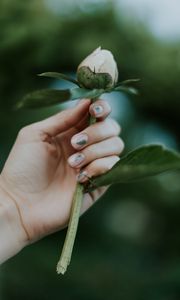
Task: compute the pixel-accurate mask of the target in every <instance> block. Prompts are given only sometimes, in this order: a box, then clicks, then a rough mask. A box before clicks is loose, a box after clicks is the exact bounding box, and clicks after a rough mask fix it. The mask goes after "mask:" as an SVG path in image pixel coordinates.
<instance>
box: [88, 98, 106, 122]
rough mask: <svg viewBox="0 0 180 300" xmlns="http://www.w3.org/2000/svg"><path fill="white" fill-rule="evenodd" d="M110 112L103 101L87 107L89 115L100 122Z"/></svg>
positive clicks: (97, 101)
mask: <svg viewBox="0 0 180 300" xmlns="http://www.w3.org/2000/svg"><path fill="white" fill-rule="evenodd" d="M110 112H111V106H110V105H109V103H108V102H106V101H105V100H100V99H99V100H96V102H95V103H93V104H91V105H90V107H89V113H90V115H91V116H93V117H95V118H97V119H100V120H103V119H105V118H106V117H107V116H108V115H109V114H110Z"/></svg>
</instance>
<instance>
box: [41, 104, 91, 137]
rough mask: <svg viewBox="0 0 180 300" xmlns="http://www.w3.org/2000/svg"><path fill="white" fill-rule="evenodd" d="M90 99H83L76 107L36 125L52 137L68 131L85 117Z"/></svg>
mask: <svg viewBox="0 0 180 300" xmlns="http://www.w3.org/2000/svg"><path fill="white" fill-rule="evenodd" d="M90 103H91V100H90V99H82V100H81V101H80V102H79V103H78V104H77V105H76V106H75V107H73V108H69V109H66V110H64V111H62V112H60V113H58V114H56V115H54V116H52V117H49V118H47V119H45V120H43V121H40V122H38V123H36V128H37V127H38V129H40V130H41V131H43V132H45V133H47V134H48V135H50V136H56V135H57V134H59V133H61V132H63V131H65V130H68V129H69V128H71V127H73V126H74V125H75V124H76V123H79V121H80V120H81V119H82V118H83V117H84V115H85V113H86V112H87V111H88V110H89V105H90Z"/></svg>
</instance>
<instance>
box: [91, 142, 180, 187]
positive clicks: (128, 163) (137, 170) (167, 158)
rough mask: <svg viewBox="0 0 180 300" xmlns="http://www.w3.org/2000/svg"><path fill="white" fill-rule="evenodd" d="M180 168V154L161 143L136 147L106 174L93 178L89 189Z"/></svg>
mask: <svg viewBox="0 0 180 300" xmlns="http://www.w3.org/2000/svg"><path fill="white" fill-rule="evenodd" d="M175 169H180V154H179V153H177V152H175V151H172V150H169V149H166V148H164V147H163V146H161V145H147V146H143V147H140V148H137V149H135V150H134V151H132V152H130V153H128V154H127V155H126V156H125V157H123V158H122V159H120V160H119V161H118V162H117V163H116V164H115V165H114V166H113V168H112V169H111V170H110V171H109V172H107V173H106V174H104V175H101V176H98V177H96V178H94V179H92V180H91V182H90V183H89V185H88V187H87V191H90V190H93V189H95V188H96V187H99V186H105V185H109V184H112V183H118V182H121V183H123V182H124V183H125V182H130V181H136V180H138V179H142V178H145V177H148V176H152V175H156V174H159V173H162V172H165V171H169V170H175Z"/></svg>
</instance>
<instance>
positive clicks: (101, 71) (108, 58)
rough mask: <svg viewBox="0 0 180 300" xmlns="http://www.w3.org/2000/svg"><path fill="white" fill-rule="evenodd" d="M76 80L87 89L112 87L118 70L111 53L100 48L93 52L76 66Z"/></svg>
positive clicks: (116, 78)
mask: <svg viewBox="0 0 180 300" xmlns="http://www.w3.org/2000/svg"><path fill="white" fill-rule="evenodd" d="M77 79H78V82H79V83H80V84H81V85H82V86H83V87H85V88H87V89H106V88H111V87H113V86H114V85H115V83H116V82H117V80H118V69H117V64H116V62H115V60H114V57H113V55H112V53H111V52H110V51H108V50H105V49H101V47H99V48H97V49H96V50H94V51H93V52H92V53H91V54H90V55H89V56H87V57H86V58H85V59H84V60H83V61H82V62H81V63H80V65H79V66H78V69H77Z"/></svg>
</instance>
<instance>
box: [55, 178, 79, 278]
mask: <svg viewBox="0 0 180 300" xmlns="http://www.w3.org/2000/svg"><path fill="white" fill-rule="evenodd" d="M83 188H84V187H83V185H82V184H80V183H77V185H76V190H75V193H74V196H73V203H72V209H71V214H70V220H69V225H68V231H67V234H66V239H65V242H64V246H63V250H62V253H61V257H60V260H59V262H58V264H57V273H58V274H60V273H61V274H64V273H65V272H66V269H67V267H68V265H69V264H70V260H71V255H72V250H73V246H74V241H75V237H76V232H77V227H78V222H79V215H80V210H81V204H82V199H83Z"/></svg>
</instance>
